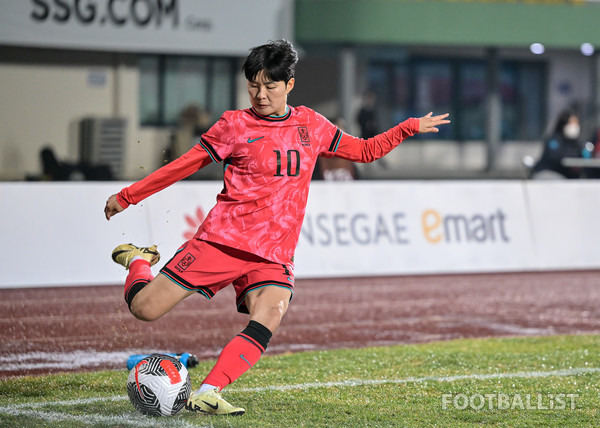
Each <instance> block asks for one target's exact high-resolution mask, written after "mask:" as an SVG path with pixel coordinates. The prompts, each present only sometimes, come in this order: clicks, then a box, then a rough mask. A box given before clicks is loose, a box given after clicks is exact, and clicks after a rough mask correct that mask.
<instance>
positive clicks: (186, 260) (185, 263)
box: [177, 253, 196, 272]
mask: <svg viewBox="0 0 600 428" xmlns="http://www.w3.org/2000/svg"><path fill="white" fill-rule="evenodd" d="M194 260H196V257H194V256H192V255H191V254H190V253H187V254H186V255H185V256H183V258H182V259H181V260H180V261H179V263H177V268H178V270H179V271H180V272H183V271H184V270H186V269H187V268H189V267H190V265H191V264H192V263H194Z"/></svg>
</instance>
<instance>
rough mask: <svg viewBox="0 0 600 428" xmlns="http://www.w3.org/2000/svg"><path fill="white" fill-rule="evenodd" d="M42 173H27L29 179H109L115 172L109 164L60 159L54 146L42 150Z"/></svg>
mask: <svg viewBox="0 0 600 428" xmlns="http://www.w3.org/2000/svg"><path fill="white" fill-rule="evenodd" d="M40 162H41V164H42V175H27V176H26V177H25V178H26V180H27V181H83V180H87V181H109V180H113V174H112V171H111V169H110V166H108V165H92V164H89V163H87V162H78V163H71V162H65V161H61V160H59V159H58V158H57V157H56V155H55V154H54V149H53V148H52V146H50V145H47V146H44V147H43V148H42V150H41V151H40Z"/></svg>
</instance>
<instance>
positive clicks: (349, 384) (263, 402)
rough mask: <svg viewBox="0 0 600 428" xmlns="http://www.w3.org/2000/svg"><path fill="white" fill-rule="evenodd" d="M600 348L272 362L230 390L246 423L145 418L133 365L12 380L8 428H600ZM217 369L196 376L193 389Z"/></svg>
mask: <svg viewBox="0 0 600 428" xmlns="http://www.w3.org/2000/svg"><path fill="white" fill-rule="evenodd" d="M599 348H600V336H593V335H591V336H550V337H534V338H503V339H464V340H454V341H447V342H435V343H428V344H419V345H404V346H390V347H378V348H364V349H342V350H334V351H319V352H303V353H297V354H287V355H277V356H268V355H267V356H265V357H263V359H261V360H260V361H259V362H258V364H257V365H256V366H255V367H254V368H253V369H252V370H250V371H249V372H248V373H246V375H244V376H243V377H242V378H241V379H240V380H238V382H236V383H235V384H234V385H231V386H230V387H229V388H227V389H226V390H225V391H224V393H223V396H224V397H225V398H226V399H228V400H229V401H230V402H232V403H233V404H235V405H239V406H242V407H245V408H246V412H247V413H246V414H245V415H244V416H238V417H214V416H213V417H209V416H202V415H197V414H193V413H190V412H187V411H185V410H183V411H182V412H180V413H179V414H178V415H176V416H174V417H171V418H152V417H147V416H142V415H140V414H139V413H137V412H136V411H135V410H134V408H133V407H132V406H131V404H130V403H129V400H128V399H127V395H126V390H125V384H126V380H127V375H128V371H127V370H126V369H125V368H124V369H123V370H115V371H101V372H94V373H78V374H65V375H50V376H43V377H25V378H16V379H8V380H3V381H1V383H0V426H3V427H4V426H6V427H30V426H43V427H82V426H93V427H106V426H108V427H155V426H161V427H162V426H164V427H207V426H210V427H390V426H410V427H413V426H424V427H425V426H440V427H446V426H453V427H456V426H465V427H467V426H498V427H519V426H523V427H536V426H539V427H563V426H570V427H578V426H581V427H591V426H598V420H599V416H600V415H598V409H600V395H599V387H598V385H599V383H600V353H599V350H600V349H599ZM213 363H214V362H213V361H206V362H202V363H201V364H200V365H199V366H198V367H196V368H194V369H191V370H190V374H191V376H192V386H193V387H197V386H198V383H199V382H200V381H201V379H202V378H203V376H204V374H206V373H207V371H208V370H209V369H210V367H211V366H212V364H213ZM123 364H125V362H123Z"/></svg>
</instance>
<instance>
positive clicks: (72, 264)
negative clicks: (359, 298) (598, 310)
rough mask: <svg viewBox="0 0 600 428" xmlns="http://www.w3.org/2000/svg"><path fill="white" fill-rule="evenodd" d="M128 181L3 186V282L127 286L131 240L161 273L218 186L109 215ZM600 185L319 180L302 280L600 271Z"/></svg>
mask: <svg viewBox="0 0 600 428" xmlns="http://www.w3.org/2000/svg"><path fill="white" fill-rule="evenodd" d="M127 184H128V183H121V182H112V183H111V182H109V183H0V200H1V201H2V206H3V210H2V214H1V215H0V218H1V219H2V221H1V222H0V232H1V234H0V236H1V237H2V242H3V244H4V245H2V246H1V247H0V272H1V275H0V288H9V287H37V286H69V285H101V284H119V283H122V282H123V280H124V278H125V276H126V271H125V270H124V269H123V268H122V267H120V266H118V265H116V264H115V263H114V262H113V261H112V260H111V258H110V253H111V251H112V249H113V248H114V247H115V246H116V245H118V244H120V243H124V242H134V243H137V244H139V245H149V244H151V243H157V244H158V245H159V249H160V251H161V254H162V256H163V260H162V261H161V263H159V264H157V265H156V266H155V267H154V268H153V269H154V271H155V272H157V271H158V269H159V268H160V267H161V266H162V264H163V263H162V262H166V261H167V260H168V259H169V258H170V257H171V255H172V254H173V253H174V251H175V250H176V249H177V248H178V247H179V245H181V243H183V242H184V241H185V240H186V239H188V238H189V237H190V236H191V235H193V233H194V232H195V230H196V228H197V227H198V225H199V224H200V222H201V221H202V219H203V218H204V216H205V214H206V213H208V211H209V210H210V209H211V208H212V206H213V205H214V203H215V197H216V194H217V193H218V192H219V191H220V190H221V187H222V184H221V183H219V182H197V181H195V182H192V181H187V182H180V183H177V184H176V185H174V186H172V187H171V188H169V189H166V190H164V191H162V192H160V193H158V194H156V195H154V196H152V197H150V198H148V199H147V200H146V201H143V202H142V203H140V204H139V205H138V206H132V207H130V208H128V209H127V210H126V211H124V212H123V213H121V214H119V215H117V216H115V217H113V219H112V220H111V221H110V222H107V221H106V220H105V219H104V214H103V208H104V203H105V201H106V199H107V197H108V196H109V195H110V194H112V193H115V192H117V191H118V190H120V189H121V188H122V187H123V186H125V185H127ZM598 212H600V181H567V182H562V181H561V182H543V183H541V182H529V181H528V182H521V181H484V182H474V181H473V182H471V181H460V182H435V181H427V182H392V181H386V182H372V181H367V182H349V183H326V182H316V183H313V186H312V189H311V194H310V198H309V204H308V208H307V213H306V217H305V221H304V224H303V229H302V234H301V237H300V242H299V245H298V249H297V252H296V276H297V277H298V278H303V277H304V278H306V277H339V276H376V275H402V274H436V273H465V272H467V273H468V272H499V271H528V270H554V269H598V268H600V251H598V250H597V242H600V228H599V227H598V226H597V221H596V218H595V214H596V213H598Z"/></svg>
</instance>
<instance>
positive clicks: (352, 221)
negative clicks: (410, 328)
mask: <svg viewBox="0 0 600 428" xmlns="http://www.w3.org/2000/svg"><path fill="white" fill-rule="evenodd" d="M527 225H528V215H527V210H526V206H525V201H524V197H523V191H522V185H521V184H520V183H518V182H405V183H394V182H355V183H326V182H324V183H314V184H313V186H312V188H311V194H310V198H309V205H308V209H307V213H306V217H305V220H304V224H303V228H302V235H301V238H300V243H299V245H298V249H297V252H296V273H297V275H298V277H302V276H304V277H319V276H348V275H359V276H368V275H386V274H389V275H393V274H411V273H412V274H415V273H452V272H485V271H508V270H526V269H528V268H530V267H531V266H532V265H533V261H534V254H533V248H532V239H531V238H532V237H531V231H530V229H529V228H528V227H527Z"/></svg>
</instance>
